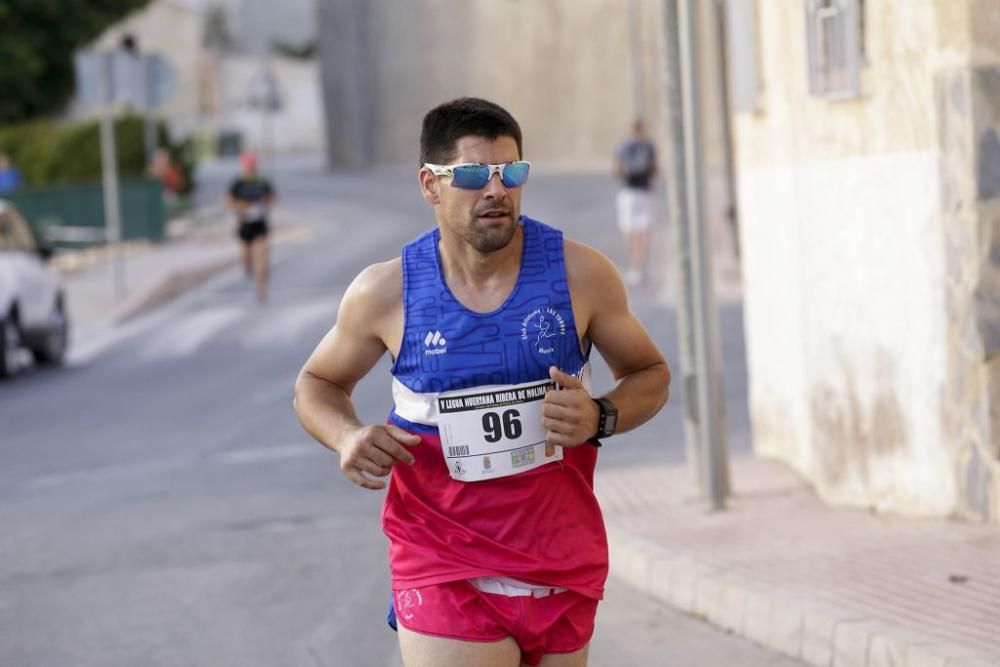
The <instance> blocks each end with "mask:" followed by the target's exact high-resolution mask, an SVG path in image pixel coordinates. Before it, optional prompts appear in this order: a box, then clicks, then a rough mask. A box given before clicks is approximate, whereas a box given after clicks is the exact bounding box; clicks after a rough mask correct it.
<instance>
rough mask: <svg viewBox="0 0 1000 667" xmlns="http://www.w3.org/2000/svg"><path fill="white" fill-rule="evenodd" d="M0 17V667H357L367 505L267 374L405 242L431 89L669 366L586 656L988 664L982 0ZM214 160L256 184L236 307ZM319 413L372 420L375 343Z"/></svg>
mask: <svg viewBox="0 0 1000 667" xmlns="http://www.w3.org/2000/svg"><path fill="white" fill-rule="evenodd" d="M0 24H2V25H3V27H4V39H3V40H0V54H2V55H3V62H4V68H3V71H2V72H0V667H7V666H8V665H9V666H11V667H22V666H24V667H34V666H42V667H50V666H62V665H68V666H73V667H76V666H89V665H93V666H95V667H96V666H102V667H103V666H106V665H115V666H118V665H121V666H128V667H131V666H133V665H151V666H159V665H164V666H166V665H199V666H200V665H210V666H216V665H260V666H262V667H264V666H272V665H325V666H334V665H336V666H345V667H346V666H351V667H353V666H359V667H368V666H374V667H382V666H397V667H398V665H399V664H400V658H399V649H398V646H397V643H396V637H395V635H394V634H393V633H392V632H391V631H390V630H389V629H388V628H387V627H386V625H385V622H384V617H385V612H386V607H387V603H388V600H389V573H388V566H387V558H386V547H387V545H386V540H385V538H384V536H383V535H382V533H381V531H380V529H379V528H380V526H379V511H380V503H381V499H382V494H381V493H378V492H364V491H362V490H360V489H358V488H357V487H355V486H353V485H352V484H350V483H349V482H348V481H347V480H346V479H345V478H344V477H343V475H342V474H341V473H340V470H339V467H338V460H337V456H336V455H335V454H333V453H331V452H329V451H327V450H325V449H324V448H323V447H322V446H320V445H319V444H317V443H315V442H313V441H312V439H311V438H310V437H309V436H308V435H307V434H306V433H305V431H304V430H303V429H302V427H301V426H300V424H299V422H298V420H297V418H296V416H295V414H294V412H293V410H292V385H293V382H294V380H295V377H296V374H297V373H298V371H299V369H300V368H301V366H302V364H303V362H304V361H305V359H306V357H307V356H308V355H309V353H310V352H311V351H312V349H313V348H314V347H315V345H316V344H317V342H318V341H319V340H320V338H321V337H322V336H323V335H324V334H325V333H326V332H327V331H328V330H329V329H330V327H331V326H332V325H333V324H334V322H335V321H336V317H337V310H338V306H339V303H340V299H341V297H342V295H343V293H344V291H345V290H346V288H347V286H348V284H349V282H350V281H351V280H352V279H353V278H354V276H356V275H357V273H358V272H359V271H360V270H362V269H363V268H364V267H366V266H368V265H369V264H371V263H373V262H378V261H384V260H387V259H391V258H393V257H396V256H398V254H399V251H400V247H401V246H403V245H404V244H405V243H407V242H408V241H410V240H411V239H413V238H415V237H416V236H418V235H419V234H421V233H422V232H424V231H425V230H427V229H429V228H430V227H431V226H432V225H433V224H434V216H433V212H432V209H431V208H430V207H429V206H428V205H427V203H426V202H425V201H423V200H422V199H421V197H420V193H419V188H418V184H417V177H416V174H417V156H418V152H419V151H418V149H419V146H418V139H419V131H420V120H421V118H422V117H423V115H424V114H425V113H426V112H427V111H428V110H429V109H430V108H432V107H433V106H435V105H437V104H439V103H441V102H443V101H446V100H450V99H454V98H457V97H461V96H479V97H483V98H486V99H489V100H491V101H494V102H497V103H499V104H501V105H502V106H504V107H505V108H507V109H508V110H509V111H511V113H512V114H513V115H514V116H515V117H516V118H517V119H518V121H519V123H520V124H521V127H522V130H523V134H524V156H523V157H524V158H525V159H527V160H530V161H531V163H532V166H531V177H530V181H529V182H528V183H527V185H526V186H525V189H524V192H523V213H525V214H526V215H529V216H531V217H534V218H537V219H539V220H541V221H543V222H546V223H548V224H551V225H553V226H555V227H558V228H561V229H562V230H564V231H565V233H566V234H567V235H568V236H570V237H572V238H574V239H577V240H580V241H583V242H585V243H588V244H590V245H592V246H594V247H595V248H597V249H599V250H600V251H601V252H603V253H605V254H606V255H607V256H608V257H609V258H610V259H611V261H612V262H613V263H614V264H615V266H616V267H618V269H619V271H620V272H621V273H622V276H623V281H624V282H625V283H626V284H627V289H628V296H629V300H630V305H631V307H632V308H633V310H634V311H635V313H636V314H637V316H638V317H639V319H640V320H641V322H642V323H643V325H644V326H645V327H646V328H647V330H648V331H649V333H650V335H651V336H652V338H653V340H654V341H655V342H656V343H657V345H658V346H659V347H660V349H661V350H662V351H663V353H664V355H665V356H666V358H667V360H668V361H669V363H670V365H671V367H672V371H673V382H672V386H671V400H670V402H669V403H668V404H667V406H666V407H665V408H664V409H663V410H662V411H661V412H660V413H659V414H658V415H656V417H655V418H653V419H652V420H651V422H650V423H648V424H646V425H644V426H643V427H641V428H639V429H637V430H635V431H632V432H629V433H625V434H620V435H616V436H615V437H613V438H611V439H609V440H608V443H607V446H605V447H603V448H602V450H601V451H600V464H599V466H598V472H597V481H596V493H597V495H598V498H599V500H600V503H601V506H602V510H603V512H604V516H605V521H606V524H607V527H608V535H609V542H610V549H611V561H612V562H611V577H610V579H609V582H608V588H607V597H606V600H605V601H604V602H603V603H602V605H601V607H600V610H599V616H598V624H597V632H596V635H595V637H594V640H593V644H592V649H591V660H590V664H592V665H595V666H597V667H600V666H604V665H607V666H609V667H627V666H629V665H634V666H636V667H646V666H650V667H680V666H693V667H717V666H729V665H738V666H739V667H755V666H757V665H761V666H764V665H780V666H788V667H792V666H793V665H806V664H808V665H815V666H817V667H855V666H857V667H986V666H989V665H992V666H994V667H996V666H998V665H1000V641H998V640H997V635H996V629H995V625H996V621H995V619H996V618H997V617H998V616H1000V2H998V0H912V1H907V2H897V1H895V0H787V1H785V2H764V1H762V0H586V1H584V0H505V1H499V0H283V2H281V3H274V2H271V1H270V0H104V1H103V2H101V3H92V2H88V0H62V1H61V2H58V3H55V2H40V1H35V0H0ZM638 121H641V122H638ZM637 146H639V149H638V151H639V157H638V158H636V153H635V151H636V147H637ZM646 151H650V152H648V153H647V152H646ZM643 156H645V157H643ZM649 156H655V167H656V168H655V169H653V167H652V164H653V162H652V161H651V160H650V158H649ZM247 165H250V166H251V167H253V168H248V167H247ZM636 165H638V166H636ZM238 176H240V177H241V178H243V179H245V180H250V181H253V183H254V184H255V187H257V186H259V189H258V190H257V195H259V196H260V197H262V198H263V199H262V200H263V201H266V198H267V197H266V193H267V192H269V191H270V189H271V188H272V186H273V192H274V193H276V204H275V206H274V208H273V211H272V212H271V219H270V225H271V226H270V233H269V234H268V235H266V236H265V237H263V239H264V243H265V244H267V245H266V246H262V245H261V244H260V243H258V245H257V246H256V247H257V248H261V247H266V249H267V250H266V252H268V253H269V256H270V265H271V277H270V282H269V284H268V283H267V282H266V281H264V282H262V283H258V284H256V285H255V283H254V280H253V278H251V277H250V276H248V275H247V274H246V271H245V270H244V267H243V266H242V264H241V254H240V253H241V251H242V250H244V249H247V248H250V247H251V246H249V245H248V246H240V241H238V240H237V236H236V232H237V230H238V229H240V230H242V231H245V224H244V223H246V222H247V221H248V219H246V218H245V215H246V210H245V209H244V208H240V206H238V205H237V201H236V200H237V199H239V198H238V197H235V196H232V195H233V193H234V192H236V191H237V190H238V188H237V187H236V186H237V177H238ZM261 193H265V194H263V195H261ZM227 195H228V196H227ZM637 198H638V199H639V200H641V201H643V202H650V203H651V206H652V216H651V219H650V225H649V236H648V238H645V237H644V236H643V235H642V234H641V233H640V234H635V233H634V232H635V231H636V230H635V229H634V228H633V229H631V230H627V229H626V227H628V225H627V224H624V223H625V222H626V217H627V216H626V215H625V214H624V213H623V210H625V208H626V207H621V206H619V205H617V204H618V203H619V202H621V201H632V202H634V201H636V199H637ZM244 203H245V202H244ZM250 203H251V204H257V203H260V202H259V201H254V202H250ZM248 208H252V207H248ZM633 213H634V210H633ZM238 215H239V216H240V217H239V219H238V218H237V216H238ZM251 222H260V221H259V220H253V221H251ZM260 240H261V239H260V238H258V239H257V241H260ZM637 240H638V242H637ZM258 259H259V257H258ZM256 267H257V268H258V269H259V268H260V263H259V261H258V262H257V264H256ZM260 275H262V274H260ZM611 383H612V379H611V377H610V375H609V373H608V371H607V369H606V367H605V366H604V364H603V363H602V362H601V361H600V358H599V355H598V356H597V357H596V359H595V364H594V383H593V384H594V388H595V391H596V392H603V391H606V390H607V389H609V388H610V387H611ZM354 399H355V402H356V405H357V407H358V412H359V415H360V417H361V419H362V420H364V421H365V422H369V423H379V422H382V421H383V420H384V419H385V417H386V415H387V413H388V411H389V409H390V406H391V394H390V375H389V362H388V360H387V359H382V360H381V362H380V363H379V365H378V366H377V367H376V369H375V370H374V371H373V372H372V374H371V375H370V376H369V377H368V378H366V380H365V381H364V382H362V383H361V384H360V386H359V387H358V388H357V391H356V392H355V395H354Z"/></svg>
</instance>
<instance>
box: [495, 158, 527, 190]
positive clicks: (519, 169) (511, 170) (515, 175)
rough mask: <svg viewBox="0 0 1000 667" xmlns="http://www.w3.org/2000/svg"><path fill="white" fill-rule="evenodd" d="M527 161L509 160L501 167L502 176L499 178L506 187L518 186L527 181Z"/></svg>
mask: <svg viewBox="0 0 1000 667" xmlns="http://www.w3.org/2000/svg"><path fill="white" fill-rule="evenodd" d="M530 166H531V165H529V164H528V163H527V162H511V163H510V164H508V165H507V166H505V167H504V168H503V176H502V177H501V179H500V180H502V181H503V184H504V185H505V186H506V187H508V188H519V187H521V186H522V185H524V184H525V183H526V182H527V181H528V167H530Z"/></svg>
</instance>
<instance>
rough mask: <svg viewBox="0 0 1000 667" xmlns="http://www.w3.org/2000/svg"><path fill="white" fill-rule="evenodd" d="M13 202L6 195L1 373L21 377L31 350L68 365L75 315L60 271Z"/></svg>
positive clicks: (0, 264) (0, 263)
mask: <svg viewBox="0 0 1000 667" xmlns="http://www.w3.org/2000/svg"><path fill="white" fill-rule="evenodd" d="M51 256H52V250H51V248H49V247H48V246H46V245H44V244H40V243H39V242H38V240H37V239H36V238H35V236H34V234H33V233H32V231H31V227H30V226H29V225H28V223H27V222H25V220H24V218H22V217H21V215H20V214H19V213H18V212H17V210H16V209H15V208H14V206H13V205H12V204H10V202H7V201H4V200H2V199H0V377H10V376H12V375H15V374H16V373H17V372H18V371H19V370H20V368H21V366H22V365H23V359H24V358H25V356H26V355H25V351H26V350H27V351H29V352H30V353H31V354H32V355H33V356H34V358H35V361H36V362H38V363H41V364H59V363H62V361H63V358H64V357H65V355H66V347H67V340H68V334H69V319H68V318H67V314H66V296H65V294H64V293H63V289H62V286H61V285H60V282H59V275H58V274H57V273H56V271H55V270H53V269H52V268H51V267H50V266H49V265H48V259H49V258H50V257H51Z"/></svg>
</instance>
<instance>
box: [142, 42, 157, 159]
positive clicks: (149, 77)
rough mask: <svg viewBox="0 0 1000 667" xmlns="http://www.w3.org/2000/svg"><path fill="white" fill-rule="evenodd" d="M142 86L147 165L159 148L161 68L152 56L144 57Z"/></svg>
mask: <svg viewBox="0 0 1000 667" xmlns="http://www.w3.org/2000/svg"><path fill="white" fill-rule="evenodd" d="M141 67H142V74H143V77H142V86H143V91H142V92H143V95H144V100H143V101H144V103H145V105H144V106H145V110H146V113H145V115H144V117H143V121H144V122H143V139H144V141H143V143H144V145H145V148H146V166H149V165H150V164H152V162H153V153H154V152H155V151H156V149H157V144H158V141H157V137H156V116H155V115H154V114H155V109H156V106H157V105H156V88H157V75H158V73H159V69H158V68H157V67H156V60H155V59H154V58H153V57H151V56H143V58H142V65H141Z"/></svg>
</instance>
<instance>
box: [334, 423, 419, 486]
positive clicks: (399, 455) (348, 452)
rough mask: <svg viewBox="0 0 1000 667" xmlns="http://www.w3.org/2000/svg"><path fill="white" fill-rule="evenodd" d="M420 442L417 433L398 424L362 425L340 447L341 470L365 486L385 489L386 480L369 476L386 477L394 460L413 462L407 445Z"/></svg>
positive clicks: (395, 461)
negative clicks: (410, 431) (412, 432)
mask: <svg viewBox="0 0 1000 667" xmlns="http://www.w3.org/2000/svg"><path fill="white" fill-rule="evenodd" d="M419 444H420V436H418V435H413V434H411V433H407V432H406V431H404V430H403V429H401V428H399V427H398V426H392V425H386V426H383V425H378V426H364V427H362V428H359V429H358V430H357V431H355V432H354V433H353V434H352V436H351V437H350V438H349V439H348V441H347V442H346V443H344V445H343V446H342V447H341V448H340V449H339V452H340V471H341V472H342V473H344V475H345V476H346V477H347V479H349V480H351V481H352V482H354V483H355V484H357V485H358V486H361V487H364V488H366V489H384V488H385V482H380V481H378V480H374V479H371V478H369V477H368V476H367V475H365V473H368V474H369V475H374V476H375V477H385V476H386V475H388V474H389V471H390V470H392V466H394V465H395V464H396V463H397V462H402V463H406V464H408V465H409V464H412V463H413V461H414V459H413V454H411V453H410V452H409V451H408V450H407V449H406V447H412V446H414V445H419Z"/></svg>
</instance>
